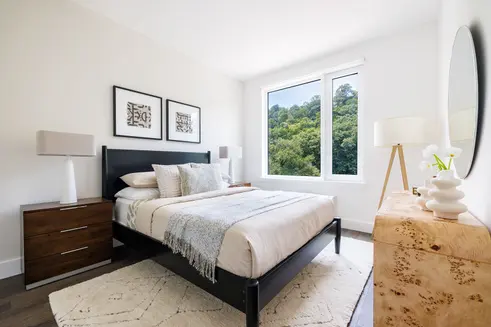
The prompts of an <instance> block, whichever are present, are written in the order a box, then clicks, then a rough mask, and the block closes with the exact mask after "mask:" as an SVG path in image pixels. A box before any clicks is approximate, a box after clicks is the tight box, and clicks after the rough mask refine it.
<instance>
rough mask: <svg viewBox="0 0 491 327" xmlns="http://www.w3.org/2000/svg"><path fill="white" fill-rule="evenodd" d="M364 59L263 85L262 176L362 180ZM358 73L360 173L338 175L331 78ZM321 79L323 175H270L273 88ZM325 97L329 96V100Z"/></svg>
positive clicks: (301, 179) (288, 178) (286, 178)
mask: <svg viewBox="0 0 491 327" xmlns="http://www.w3.org/2000/svg"><path fill="white" fill-rule="evenodd" d="M363 63H364V60H359V61H356V62H353V63H350V64H345V65H340V66H338V67H335V68H332V69H328V70H324V71H320V72H317V73H314V74H309V75H306V76H303V77H300V78H296V79H291V80H288V81H285V82H282V83H278V84H275V85H271V86H268V87H264V88H262V89H261V95H262V109H263V110H262V115H261V118H262V142H261V148H262V155H261V159H262V165H261V166H262V167H261V178H262V179H273V180H291V181H311V182H315V181H318V182H319V181H320V182H323V181H334V182H357V183H363V182H364V179H363V155H362V153H363V148H362V135H363V125H362V124H361V122H362V121H363V102H364V101H363V97H364V92H363ZM351 74H358V78H359V82H358V115H357V116H358V117H357V118H358V119H357V122H358V126H357V127H358V137H357V141H358V142H357V174H356V175H336V174H333V173H332V81H333V80H334V79H336V78H339V77H343V76H347V75H351ZM317 80H319V81H320V84H321V85H320V87H321V94H320V99H321V108H320V114H321V128H320V129H321V130H320V133H321V149H320V153H321V175H320V176H291V175H270V174H269V124H268V118H269V115H268V114H269V97H268V94H269V93H270V92H275V91H279V90H282V89H286V88H290V87H295V86H298V85H302V84H306V83H309V82H314V81H317ZM326 99H329V100H328V101H326Z"/></svg>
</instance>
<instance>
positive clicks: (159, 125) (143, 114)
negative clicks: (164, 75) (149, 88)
mask: <svg viewBox="0 0 491 327" xmlns="http://www.w3.org/2000/svg"><path fill="white" fill-rule="evenodd" d="M162 115H163V110H162V98H161V97H159V96H157V95H153V94H148V93H143V92H140V91H135V90H131V89H128V88H124V87H121V86H117V85H114V86H113V136H117V137H130V138H137V139H148V140H162V139H163V122H162V120H163V116H162Z"/></svg>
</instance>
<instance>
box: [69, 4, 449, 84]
mask: <svg viewBox="0 0 491 327" xmlns="http://www.w3.org/2000/svg"><path fill="white" fill-rule="evenodd" d="M74 1H75V2H77V3H78V4H80V5H82V6H84V7H87V8H89V9H91V10H93V11H95V12H97V13H100V14H102V15H104V16H106V17H108V18H110V19H112V20H114V21H115V22H117V23H119V24H122V25H125V26H127V27H129V28H131V29H133V30H135V31H138V32H140V33H142V34H144V35H146V36H147V37H149V38H151V39H153V40H154V41H156V42H157V43H159V44H161V45H163V46H165V47H171V48H174V49H175V50H177V51H179V52H180V53H182V54H185V55H187V56H189V57H191V58H193V59H195V60H197V61H199V62H201V63H204V64H206V65H209V66H212V67H214V68H216V69H218V70H220V71H221V72H223V73H225V74H227V75H229V76H231V77H234V78H237V79H240V80H246V79H249V78H251V77H254V76H257V75H260V74H263V73H266V72H269V71H272V70H276V69H279V68H281V67H284V66H287V65H291V64H294V63H297V62H301V61H304V60H307V59H309V58H315V57H319V56H320V55H323V54H326V53H329V52H333V51H336V50H339V49H341V48H344V47H347V46H350V45H353V44H356V43H359V42H362V41H364V40H367V39H371V38H374V37H377V36H382V35H388V34H391V33H396V32H398V31H401V30H405V29H410V28H412V27H414V26H417V25H420V24H423V23H427V22H430V21H436V20H437V17H438V11H439V4H440V0H74Z"/></svg>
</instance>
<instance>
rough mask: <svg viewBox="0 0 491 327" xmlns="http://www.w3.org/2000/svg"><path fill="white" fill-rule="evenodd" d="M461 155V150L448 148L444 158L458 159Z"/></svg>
mask: <svg viewBox="0 0 491 327" xmlns="http://www.w3.org/2000/svg"><path fill="white" fill-rule="evenodd" d="M461 154H462V149H460V148H456V147H450V148H448V149H446V150H445V156H446V157H448V158H452V159H455V158H458V157H460V155H461Z"/></svg>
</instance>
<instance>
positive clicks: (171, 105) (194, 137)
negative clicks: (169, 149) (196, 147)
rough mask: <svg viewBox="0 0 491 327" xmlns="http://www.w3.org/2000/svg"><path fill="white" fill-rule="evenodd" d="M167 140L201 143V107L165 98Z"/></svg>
mask: <svg viewBox="0 0 491 327" xmlns="http://www.w3.org/2000/svg"><path fill="white" fill-rule="evenodd" d="M166 105H167V117H166V118H167V141H176V142H188V143H201V108H200V107H196V106H192V105H190V104H186V103H182V102H178V101H173V100H169V99H167V101H166Z"/></svg>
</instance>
